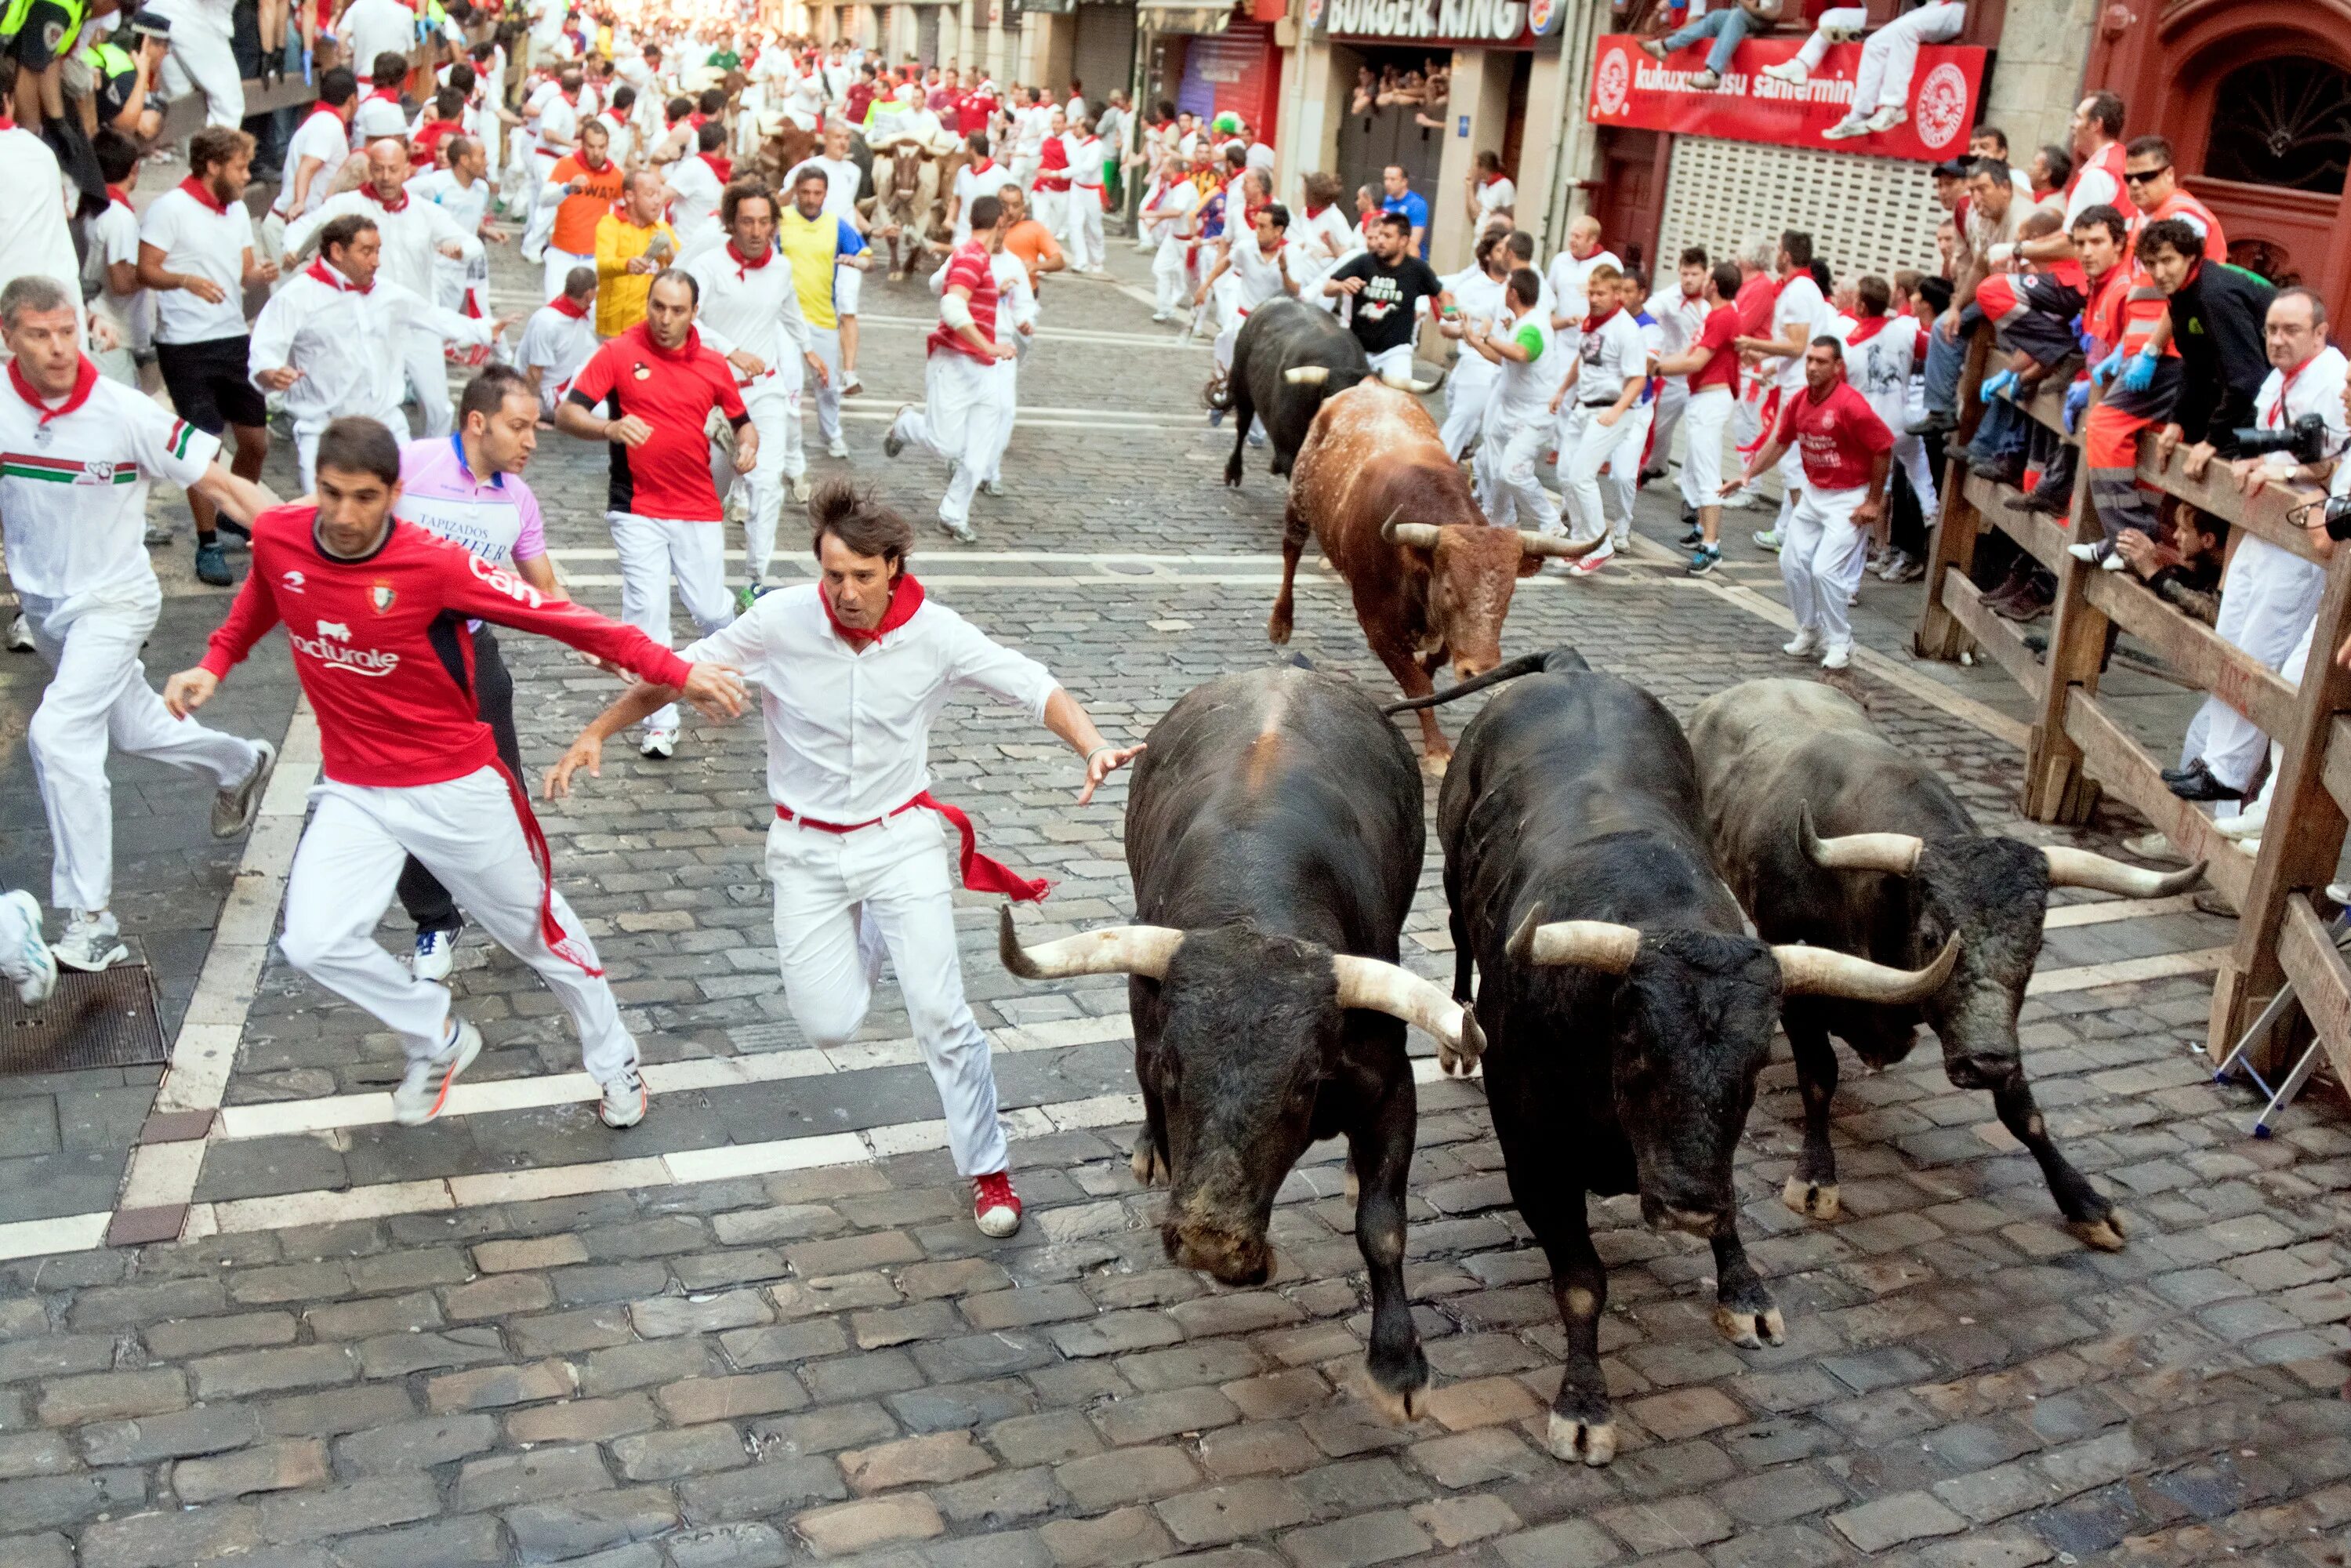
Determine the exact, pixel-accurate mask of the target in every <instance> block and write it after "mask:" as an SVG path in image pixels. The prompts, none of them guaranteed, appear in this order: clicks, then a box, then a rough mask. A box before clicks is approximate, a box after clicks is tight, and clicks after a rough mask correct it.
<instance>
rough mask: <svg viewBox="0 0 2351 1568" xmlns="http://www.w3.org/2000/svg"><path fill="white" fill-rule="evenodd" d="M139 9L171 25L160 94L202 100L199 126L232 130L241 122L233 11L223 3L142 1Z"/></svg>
mask: <svg viewBox="0 0 2351 1568" xmlns="http://www.w3.org/2000/svg"><path fill="white" fill-rule="evenodd" d="M141 9H142V10H143V11H145V12H147V13H148V14H150V15H152V16H162V17H164V18H165V19H167V20H168V21H170V23H171V24H172V52H171V53H170V54H169V55H167V56H165V57H164V59H163V90H164V91H165V93H166V94H168V95H169V96H171V97H172V98H184V97H186V96H187V95H188V94H189V93H191V92H201V93H203V94H204V123H205V124H206V125H208V126H218V127H220V128H221V129H223V130H226V131H234V130H235V129H236V128H237V127H238V126H240V125H242V124H244V123H245V73H244V71H243V70H241V69H240V68H238V66H237V63H236V49H235V45H234V43H233V42H232V40H233V39H234V37H235V30H236V29H235V20H236V7H235V4H234V3H233V0H232V3H224V0H147V4H146V5H144V6H142V7H141Z"/></svg>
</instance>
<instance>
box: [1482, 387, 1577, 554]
mask: <svg viewBox="0 0 2351 1568" xmlns="http://www.w3.org/2000/svg"><path fill="white" fill-rule="evenodd" d="M1551 429H1552V427H1551V421H1550V420H1549V419H1548V418H1545V419H1532V420H1529V421H1527V422H1526V423H1523V424H1520V425H1517V426H1512V425H1510V424H1507V423H1504V422H1503V421H1502V420H1501V419H1500V418H1499V416H1497V417H1495V418H1492V419H1489V420H1488V421H1487V422H1486V443H1485V444H1484V446H1482V447H1481V448H1479V453H1478V466H1479V470H1480V472H1481V474H1482V475H1483V476H1484V479H1485V484H1486V491H1487V494H1488V496H1489V497H1490V498H1489V500H1488V502H1487V505H1486V517H1487V519H1488V520H1489V521H1490V522H1492V523H1494V524H1495V525H1496V526H1498V527H1501V528H1532V529H1534V530H1535V531H1536V532H1538V533H1545V534H1555V533H1557V532H1559V531H1560V518H1559V503H1558V502H1556V501H1554V500H1552V498H1551V492H1550V491H1548V490H1546V489H1544V488H1543V487H1542V481H1541V479H1539V478H1537V477H1536V476H1535V465H1536V464H1537V463H1539V462H1540V461H1541V459H1542V454H1543V447H1544V445H1545V444H1547V443H1548V442H1549V440H1550V438H1551Z"/></svg>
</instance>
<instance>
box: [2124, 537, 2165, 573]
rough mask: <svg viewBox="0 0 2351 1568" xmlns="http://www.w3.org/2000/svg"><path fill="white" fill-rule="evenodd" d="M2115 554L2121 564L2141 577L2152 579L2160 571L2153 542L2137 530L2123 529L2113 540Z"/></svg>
mask: <svg viewBox="0 0 2351 1568" xmlns="http://www.w3.org/2000/svg"><path fill="white" fill-rule="evenodd" d="M2115 553H2116V554H2117V555H2119V556H2121V557H2122V558H2123V564H2124V565H2126V566H2127V567H2129V568H2130V569H2131V570H2133V571H2135V572H2137V574H2138V575H2139V576H2141V577H2153V576H2154V575H2155V574H2156V573H2157V572H2158V570H2161V569H2162V566H2163V562H2162V561H2161V560H2160V559H2158V558H2157V551H2156V546H2155V541H2154V540H2153V539H2151V538H2147V535H2146V534H2145V533H2144V532H2142V531H2141V530H2139V529H2137V528H2125V529H2124V530H2123V531H2122V532H2121V534H2119V535H2118V536H2116V539H2115Z"/></svg>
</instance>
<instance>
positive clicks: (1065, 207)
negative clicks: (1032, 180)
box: [1029, 190, 1070, 240]
mask: <svg viewBox="0 0 2351 1568" xmlns="http://www.w3.org/2000/svg"><path fill="white" fill-rule="evenodd" d="M1069 207H1070V193H1068V192H1067V191H1043V190H1040V191H1031V192H1030V193H1029V216H1030V217H1032V218H1035V219H1036V220H1037V221H1038V222H1039V223H1040V224H1042V225H1045V232H1046V233H1047V234H1049V235H1052V236H1053V237H1054V238H1055V239H1056V240H1059V239H1060V238H1061V218H1062V215H1063V214H1066V213H1067V212H1068V211H1069Z"/></svg>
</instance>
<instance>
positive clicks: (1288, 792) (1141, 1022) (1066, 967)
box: [1001, 666, 1482, 1417]
mask: <svg viewBox="0 0 2351 1568" xmlns="http://www.w3.org/2000/svg"><path fill="white" fill-rule="evenodd" d="M1423 853H1424V845H1423V828H1422V819H1421V785H1420V775H1419V771H1418V769H1417V768H1416V767H1415V766H1414V763H1413V758H1412V752H1411V750H1410V749H1409V748H1408V747H1406V746H1405V743H1404V738H1403V737H1401V736H1400V735H1398V734H1397V733H1396V731H1395V728H1394V727H1392V726H1390V725H1389V724H1388V723H1387V721H1386V720H1384V719H1383V718H1382V717H1381V716H1380V713H1379V710H1378V709H1377V708H1376V707H1375V706H1373V704H1372V700H1371V698H1370V697H1368V696H1366V695H1364V693H1363V692H1362V691H1361V690H1360V689H1358V688H1357V687H1356V686H1354V685H1353V684H1352V683H1350V682H1346V681H1343V680H1338V679H1335V678H1333V677H1332V676H1328V675H1322V674H1315V673H1313V672H1312V671H1310V670H1304V669H1298V668H1293V667H1288V666H1284V667H1279V668H1275V669H1270V670H1258V671H1252V672H1249V673H1245V674H1232V675H1226V676H1223V677H1221V678H1219V679H1217V680H1214V681H1211V682H1209V683H1208V684H1207V685H1203V686H1201V687H1199V688H1197V689H1196V690H1195V691H1193V692H1191V693H1189V694H1188V695H1186V696H1185V697H1184V698H1183V699H1182V700H1181V701H1180V702H1178V703H1177V704H1176V705H1175V706H1174V707H1173V708H1171V709H1169V710H1168V713H1167V716H1165V718H1163V719H1161V720H1160V721H1159V723H1158V724H1157V725H1155V726H1154V727H1153V728H1152V731H1151V734H1150V737H1149V749H1147V750H1146V751H1144V754H1143V757H1142V759H1141V760H1140V761H1139V762H1138V763H1137V764H1136V765H1135V769H1134V785H1133V788H1132V789H1131V791H1130V793H1129V795H1128V799H1127V809H1126V857H1127V866H1128V869H1129V871H1130V872H1131V873H1132V874H1133V876H1134V901H1135V917H1136V920H1137V921H1138V922H1139V923H1140V924H1137V925H1123V926H1115V927H1112V928H1109V929H1107V930H1100V931H1091V932H1087V933H1085V934H1084V935H1082V936H1071V937H1065V938H1062V939H1061V940H1060V941H1055V942H1048V943H1044V944H1040V946H1035V947H1031V948H1026V949H1024V948H1022V947H1021V946H1019V943H1018V941H1017V939H1016V938H1015V936H1014V935H1013V930H1012V923H1011V915H1010V913H1009V911H1007V913H1006V915H1005V917H1004V927H1003V939H1002V944H1001V946H1002V954H1003V958H1004V963H1005V966H1006V967H1008V968H1009V969H1011V970H1012V971H1013V972H1014V973H1015V974H1018V975H1021V976H1024V977H1031V978H1040V977H1059V976H1068V975H1081V974H1107V973H1124V974H1126V975H1128V976H1130V977H1131V978H1130V980H1129V983H1128V1004H1129V1007H1130V1008H1131V1009H1132V1011H1133V1013H1134V1068H1135V1076H1136V1078H1137V1080H1138V1081H1139V1082H1140V1084H1141V1087H1142V1091H1143V1101H1144V1130H1143V1133H1142V1134H1141V1136H1139V1137H1138V1138H1137V1139H1136V1141H1135V1146H1134V1172H1135V1175H1136V1176H1137V1178H1138V1179H1141V1180H1143V1181H1145V1182H1149V1181H1153V1180H1155V1179H1157V1178H1162V1177H1164V1178H1165V1179H1167V1180H1168V1181H1169V1182H1170V1183H1171V1186H1172V1190H1171V1192H1170V1194H1169V1198H1168V1209H1167V1218H1166V1221H1165V1225H1164V1226H1163V1227H1162V1230H1161V1236H1162V1239H1163V1241H1164V1242H1165V1247H1166V1249H1167V1255H1168V1257H1169V1258H1171V1259H1172V1260H1175V1262H1177V1263H1179V1264H1181V1265H1183V1266H1185V1267H1187V1268H1200V1269H1206V1270H1208V1271H1209V1272H1211V1273H1213V1274H1215V1275H1216V1276H1217V1278H1218V1279H1220V1280H1223V1281H1226V1282H1228V1283H1231V1284H1261V1283H1263V1282H1264V1281H1265V1280H1266V1279H1267V1278H1268V1277H1269V1276H1270V1272H1271V1270H1272V1251H1271V1249H1270V1246H1269V1245H1268V1243H1267V1240H1266V1230H1267V1226H1268V1224H1269V1222H1270V1218H1271V1215H1272V1209H1273V1200H1274V1195H1275V1193H1276V1191H1277V1189H1278V1188H1280V1186H1281V1183H1282V1180H1283V1178H1284V1177H1285V1176H1288V1175H1289V1173H1290V1167H1291V1166H1293V1165H1295V1164H1296V1163H1297V1161H1298V1159H1299V1156H1300V1155H1302V1154H1303V1153H1304V1152H1305V1150H1306V1148H1307V1145H1310V1144H1311V1143H1312V1142H1314V1141H1315V1140H1317V1139H1321V1138H1328V1137H1334V1136H1341V1135H1343V1136H1344V1137H1345V1138H1346V1140H1347V1147H1348V1155H1349V1160H1350V1163H1351V1165H1352V1167H1353V1172H1354V1174H1355V1175H1356V1176H1357V1177H1358V1178H1359V1186H1360V1197H1359V1200H1358V1204H1357V1207H1356V1210H1355V1239H1356V1243H1357V1245H1358V1246H1359V1247H1360V1248H1361V1249H1362V1250H1363V1255H1364V1264H1365V1265H1366V1267H1367V1268H1368V1270H1370V1275H1371V1289H1372V1334H1371V1344H1370V1347H1369V1351H1368V1353H1367V1355H1366V1364H1367V1368H1368V1371H1369V1373H1370V1386H1369V1388H1368V1389H1367V1390H1366V1393H1367V1394H1368V1395H1369V1396H1370V1397H1371V1398H1372V1400H1373V1402H1374V1404H1376V1405H1377V1406H1379V1407H1380V1408H1381V1409H1383V1410H1384V1411H1385V1412H1386V1413H1388V1414H1390V1415H1391V1416H1407V1417H1408V1416H1414V1415H1416V1414H1417V1413H1418V1411H1419V1408H1420V1401H1421V1395H1422V1391H1423V1390H1424V1389H1425V1388H1426V1386H1427V1383H1428V1363H1427V1361H1426V1358H1425V1357H1424V1356H1423V1355H1422V1354H1421V1350H1420V1342H1419V1337H1418V1335H1417V1333H1416V1332H1415V1330H1414V1327H1413V1322H1412V1312H1411V1308H1410V1305H1409V1303H1408V1302H1407V1301H1405V1293H1404V1267H1403V1265H1404V1250H1405V1178H1406V1176H1407V1174H1408V1173H1409V1170H1410V1167H1411V1162H1412V1149H1413V1135H1414V1131H1415V1096H1414V1092H1413V1079H1412V1066H1411V1063H1410V1061H1408V1060H1407V1059H1406V1057H1405V1031H1404V1025H1405V1021H1407V1020H1409V1021H1412V1022H1415V1023H1417V1024H1419V1025H1421V1027H1422V1028H1424V1029H1425V1030H1427V1031H1428V1032H1429V1033H1430V1034H1432V1035H1434V1036H1435V1037H1436V1038H1437V1042H1438V1046H1439V1054H1440V1056H1441V1058H1442V1059H1443V1061H1444V1062H1445V1064H1446V1065H1447V1067H1448V1068H1454V1067H1458V1068H1461V1069H1463V1070H1464V1071H1466V1069H1467V1066H1468V1064H1469V1063H1472V1062H1474V1061H1476V1060H1477V1057H1478V1053H1479V1051H1480V1050H1481V1049H1482V1042H1481V1041H1480V1040H1479V1037H1478V1032H1477V1024H1476V1022H1475V1021H1474V1020H1472V1019H1469V1018H1468V1016H1467V1015H1466V1014H1465V1013H1464V1012H1463V1010H1462V1009H1460V1008H1458V1006H1456V1005H1454V1003H1452V1002H1451V1001H1450V1000H1448V999H1447V997H1446V995H1445V992H1444V989H1443V988H1441V987H1439V986H1437V985H1435V984H1433V983H1432V982H1430V981H1427V980H1424V979H1421V978H1419V977H1416V976H1415V975H1413V974H1411V973H1410V972H1408V971H1406V970H1405V969H1403V968H1401V967H1398V966H1397V964H1396V952H1397V943H1398V939H1399V936H1400V935H1401V933H1402V931H1403V927H1404V919H1405V912H1406V911H1407V910H1408V909H1409V908H1410V907H1411V904H1412V896H1413V889H1414V886H1415V885H1416V883H1417V882H1418V881H1419V877H1420V865H1421V860H1422V856H1423Z"/></svg>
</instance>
